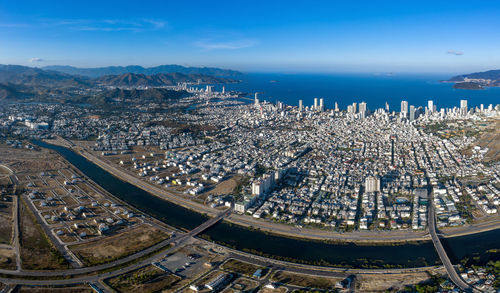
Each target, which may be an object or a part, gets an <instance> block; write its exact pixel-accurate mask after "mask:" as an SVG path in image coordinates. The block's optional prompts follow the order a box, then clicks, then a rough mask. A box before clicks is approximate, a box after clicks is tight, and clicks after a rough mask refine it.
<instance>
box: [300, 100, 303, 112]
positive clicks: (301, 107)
mask: <svg viewBox="0 0 500 293" xmlns="http://www.w3.org/2000/svg"><path fill="white" fill-rule="evenodd" d="M299 111H300V112H302V111H304V101H302V100H299Z"/></svg>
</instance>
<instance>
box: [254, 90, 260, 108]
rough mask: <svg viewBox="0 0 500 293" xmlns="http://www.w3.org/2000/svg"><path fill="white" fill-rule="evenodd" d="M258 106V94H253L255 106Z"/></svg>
mask: <svg viewBox="0 0 500 293" xmlns="http://www.w3.org/2000/svg"><path fill="white" fill-rule="evenodd" d="M259 104H260V102H259V93H255V106H258V105H259Z"/></svg>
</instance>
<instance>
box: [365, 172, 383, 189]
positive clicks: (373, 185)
mask: <svg viewBox="0 0 500 293" xmlns="http://www.w3.org/2000/svg"><path fill="white" fill-rule="evenodd" d="M365 191H366V192H379V191H380V179H379V178H378V177H375V176H368V177H367V178H366V180H365Z"/></svg>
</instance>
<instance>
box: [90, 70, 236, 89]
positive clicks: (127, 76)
mask: <svg viewBox="0 0 500 293" xmlns="http://www.w3.org/2000/svg"><path fill="white" fill-rule="evenodd" d="M198 80H199V81H200V82H203V83H232V82H235V80H232V79H229V78H224V77H214V76H210V75H204V74H195V73H191V74H183V73H178V72H172V73H158V74H153V75H146V74H141V73H124V74H121V75H105V76H101V77H99V78H96V79H95V81H96V82H97V83H99V84H103V85H111V86H118V87H124V86H125V87H137V86H168V85H176V84H177V83H179V82H181V83H182V82H190V83H192V82H197V81H198Z"/></svg>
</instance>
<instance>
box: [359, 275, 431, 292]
mask: <svg viewBox="0 0 500 293" xmlns="http://www.w3.org/2000/svg"><path fill="white" fill-rule="evenodd" d="M429 278H430V274H429V273H428V272H416V273H408V274H390V275H381V274H375V275H361V276H357V277H356V285H355V291H356V292H357V291H359V292H386V291H387V290H390V291H398V290H402V289H404V287H405V286H406V285H412V284H417V283H419V282H422V281H425V280H428V279H429Z"/></svg>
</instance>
